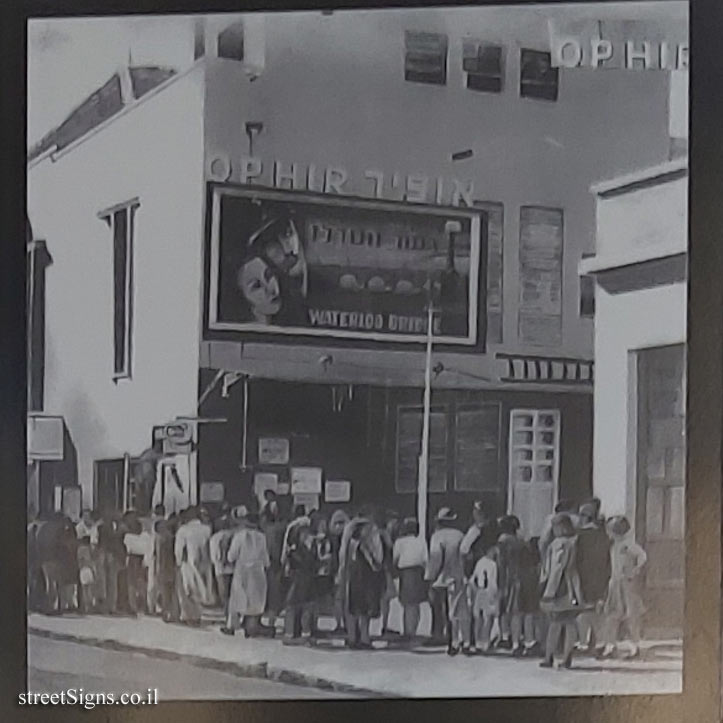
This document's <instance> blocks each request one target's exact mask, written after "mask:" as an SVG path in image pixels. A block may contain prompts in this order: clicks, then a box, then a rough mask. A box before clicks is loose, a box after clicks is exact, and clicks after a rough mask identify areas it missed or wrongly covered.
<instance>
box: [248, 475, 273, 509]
mask: <svg viewBox="0 0 723 723" xmlns="http://www.w3.org/2000/svg"><path fill="white" fill-rule="evenodd" d="M278 487H279V476H278V475H277V474H276V473H275V472H256V474H254V494H255V495H256V498H257V499H258V501H259V504H260V505H262V506H263V504H264V492H266V490H271V491H272V492H278Z"/></svg>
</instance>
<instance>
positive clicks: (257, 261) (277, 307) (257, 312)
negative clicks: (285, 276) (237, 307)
mask: <svg viewBox="0 0 723 723" xmlns="http://www.w3.org/2000/svg"><path fill="white" fill-rule="evenodd" d="M238 286H239V289H240V291H241V293H242V294H243V296H244V298H245V299H246V301H247V302H248V303H249V306H250V307H251V311H252V313H253V315H254V317H255V318H257V319H258V318H259V317H268V316H274V315H275V314H278V313H279V311H281V292H280V289H279V280H278V279H277V278H276V274H275V273H274V272H273V271H272V269H271V267H270V266H269V265H268V264H267V263H266V262H265V261H264V260H263V259H262V258H259V257H258V256H256V257H254V258H253V259H251V260H249V261H247V262H246V263H245V264H244V265H243V266H242V267H241V269H240V271H239V273H238Z"/></svg>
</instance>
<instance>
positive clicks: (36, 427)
mask: <svg viewBox="0 0 723 723" xmlns="http://www.w3.org/2000/svg"><path fill="white" fill-rule="evenodd" d="M27 431H28V437H27V439H28V459H30V460H56V461H57V460H62V459H63V456H64V453H65V452H64V449H65V446H64V436H65V425H64V422H63V418H62V417H48V416H43V415H33V414H31V415H28V419H27Z"/></svg>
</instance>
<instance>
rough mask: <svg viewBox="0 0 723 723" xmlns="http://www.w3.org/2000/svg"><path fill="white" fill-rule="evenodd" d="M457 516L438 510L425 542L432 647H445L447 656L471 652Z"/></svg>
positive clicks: (446, 509)
mask: <svg viewBox="0 0 723 723" xmlns="http://www.w3.org/2000/svg"><path fill="white" fill-rule="evenodd" d="M456 520H457V515H456V514H455V513H454V512H453V511H452V510H451V509H450V508H449V507H442V509H440V510H439V512H438V513H437V520H436V522H437V524H436V530H435V531H434V534H433V535H432V539H431V540H430V542H429V561H428V563H427V571H426V574H425V580H427V582H429V583H430V584H431V603H432V641H431V642H432V644H440V643H441V644H444V643H446V644H447V653H448V654H449V655H456V654H457V653H458V652H459V650H460V645H459V644H460V642H461V643H462V648H463V652H465V653H470V652H471V645H470V642H471V615H470V610H469V601H468V599H467V587H466V584H465V574H464V563H463V560H462V553H461V550H460V546H461V544H462V540H463V538H464V535H463V534H462V532H460V531H459V530H458V529H456V527H455V522H456Z"/></svg>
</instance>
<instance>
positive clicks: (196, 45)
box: [193, 18, 206, 60]
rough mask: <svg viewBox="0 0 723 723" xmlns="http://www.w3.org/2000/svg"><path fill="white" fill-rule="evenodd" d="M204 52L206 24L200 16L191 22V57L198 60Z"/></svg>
mask: <svg viewBox="0 0 723 723" xmlns="http://www.w3.org/2000/svg"><path fill="white" fill-rule="evenodd" d="M205 54H206V24H205V22H204V21H203V20H202V19H201V18H197V19H196V20H195V22H194V23H193V59H194V60H198V59H199V58H202V57H203V56H204V55H205Z"/></svg>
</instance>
